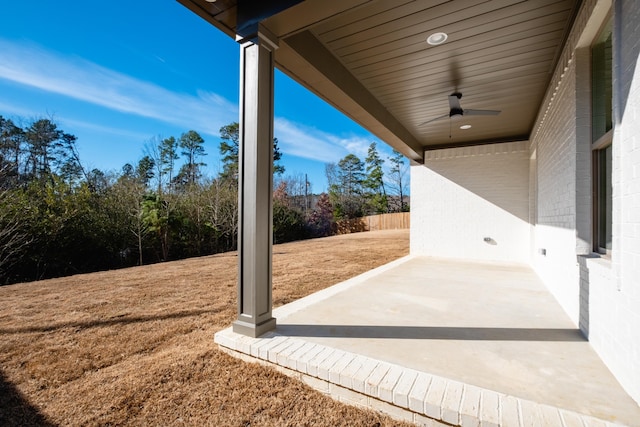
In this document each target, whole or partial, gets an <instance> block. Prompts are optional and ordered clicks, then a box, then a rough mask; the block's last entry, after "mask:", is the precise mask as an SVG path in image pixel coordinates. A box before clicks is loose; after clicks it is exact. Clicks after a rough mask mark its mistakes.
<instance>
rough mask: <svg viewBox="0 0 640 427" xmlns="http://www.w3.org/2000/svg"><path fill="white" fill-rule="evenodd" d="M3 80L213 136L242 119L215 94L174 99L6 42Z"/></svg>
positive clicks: (0, 67) (91, 66) (78, 62)
mask: <svg viewBox="0 0 640 427" xmlns="http://www.w3.org/2000/svg"><path fill="white" fill-rule="evenodd" d="M0 78H1V79H5V80H9V81H12V82H15V83H19V84H23V85H26V86H30V87H33V88H38V89H41V90H44V91H47V92H52V93H56V94H60V95H64V96H68V97H71V98H74V99H78V100H82V101H85V102H89V103H92V104H95V105H100V106H103V107H106V108H109V109H112V110H116V111H120V112H123V113H129V114H135V115H138V116H142V117H148V118H152V119H156V120H160V121H163V122H165V123H171V124H174V125H178V126H183V127H185V128H188V129H196V130H198V131H200V132H203V133H207V134H212V135H217V134H218V130H219V129H220V127H221V126H223V125H225V124H227V123H229V122H230V121H232V120H236V118H237V115H238V113H237V106H236V105H235V104H233V103H231V102H229V101H228V100H226V99H225V98H223V97H221V96H219V95H217V94H214V93H209V92H198V93H196V94H188V93H176V92H173V91H170V90H167V89H165V88H163V87H161V86H158V85H156V84H153V83H149V82H146V81H143V80H139V79H136V78H133V77H130V76H127V75H125V74H122V73H119V72H117V71H113V70H110V69H108V68H105V67H102V66H100V65H97V64H95V63H92V62H89V61H87V60H84V59H82V58H78V57H74V56H64V55H61V54H58V53H54V52H51V51H47V50H45V49H42V48H40V47H38V46H34V45H32V44H27V43H17V42H11V41H8V40H4V39H0Z"/></svg>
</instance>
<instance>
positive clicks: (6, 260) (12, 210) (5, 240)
mask: <svg viewBox="0 0 640 427" xmlns="http://www.w3.org/2000/svg"><path fill="white" fill-rule="evenodd" d="M6 169H7V168H6V167H3V168H2V169H0V180H2V179H4V175H5V173H6V172H7V171H6ZM20 206H21V203H20V200H19V193H18V192H17V190H10V189H6V188H2V187H0V282H5V281H7V279H8V277H7V276H8V272H9V269H10V268H11V266H12V265H14V264H15V263H16V262H17V261H19V260H20V258H21V256H22V255H24V253H25V251H26V249H27V248H28V246H29V244H30V243H31V242H32V240H33V239H32V237H31V236H30V235H29V234H28V233H27V231H26V227H25V226H24V212H22V210H21V209H20Z"/></svg>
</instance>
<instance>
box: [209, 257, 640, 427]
mask: <svg viewBox="0 0 640 427" xmlns="http://www.w3.org/2000/svg"><path fill="white" fill-rule="evenodd" d="M274 316H275V317H276V318H277V321H278V326H277V330H276V331H275V332H272V333H269V334H267V335H265V336H263V337H261V338H257V339H251V338H247V337H241V336H239V335H237V334H234V333H233V332H232V331H231V330H229V329H228V330H224V331H221V332H219V333H218V334H216V342H217V343H218V344H220V345H221V346H222V347H224V348H226V349H228V350H229V351H231V352H233V353H235V354H236V355H244V356H243V357H244V358H245V359H247V358H252V360H262V361H263V362H264V363H269V362H270V363H272V364H275V365H277V366H279V369H280V370H282V371H283V372H286V373H288V374H289V375H293V376H296V377H298V378H300V379H302V380H304V381H305V382H307V383H308V384H315V385H317V386H318V387H316V388H319V389H320V390H323V391H325V392H327V393H329V394H332V395H334V396H335V397H336V398H338V399H340V400H343V401H346V402H349V403H352V404H356V405H361V406H367V407H371V408H377V409H381V410H384V411H385V412H388V413H390V414H392V415H395V416H396V417H397V418H399V419H404V420H409V421H413V422H416V423H418V424H423V425H429V424H431V425H436V424H437V423H439V422H444V423H447V424H452V425H479V424H482V425H507V426H508V425H518V426H519V425H529V424H530V423H531V424H532V425H535V424H536V423H537V424H539V425H573V424H574V423H578V424H577V425H580V423H582V424H584V425H587V426H589V425H606V424H605V423H619V424H622V425H631V426H633V425H640V407H638V405H637V404H636V403H635V402H634V401H633V400H632V399H631V398H630V397H629V396H628V395H627V394H626V393H625V392H624V390H623V389H622V388H621V387H620V385H619V384H618V383H617V381H616V380H615V379H614V377H613V376H612V375H611V373H610V372H609V371H608V370H607V368H606V367H605V366H604V364H603V363H602V362H601V361H600V359H599V358H598V356H597V355H596V354H595V352H594V351H593V350H592V349H591V347H590V345H589V343H588V342H587V341H586V340H585V339H584V337H583V336H582V335H581V334H580V332H579V330H577V328H576V326H575V325H574V324H573V323H572V322H571V321H570V320H569V319H568V317H567V316H566V315H565V314H564V312H563V311H562V309H561V308H560V306H559V305H558V303H557V302H556V301H555V300H554V298H553V297H552V296H551V294H549V293H548V292H547V290H546V289H545V288H544V286H543V285H542V283H541V282H540V281H539V279H538V278H537V276H536V275H535V274H534V273H533V271H532V270H531V269H530V268H528V267H526V266H520V265H505V264H491V263H476V262H467V261H452V260H444V259H435V258H427V257H406V258H403V259H400V260H398V261H395V262H393V263H391V264H387V265H385V266H383V267H380V268H378V269H376V270H372V271H370V272H367V273H365V274H363V275H361V276H358V277H356V278H353V279H351V280H348V281H346V282H343V283H341V284H338V285H336V286H333V287H331V288H328V289H326V290H324V291H321V292H318V293H316V294H313V295H310V296H309V297H306V298H303V299H301V300H298V301H295V302H293V303H291V304H288V305H286V306H283V307H280V308H278V309H276V310H274ZM256 357H257V358H256ZM434 423H435V424H434Z"/></svg>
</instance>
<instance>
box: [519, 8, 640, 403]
mask: <svg viewBox="0 0 640 427" xmlns="http://www.w3.org/2000/svg"><path fill="white" fill-rule="evenodd" d="M588 7H589V8H593V2H589V5H588ZM607 9H608V7H607V5H606V2H599V3H597V5H596V6H595V8H593V10H594V13H593V14H590V15H586V16H584V14H583V16H582V21H580V20H579V21H580V22H579V23H578V24H577V25H576V27H577V28H579V32H580V34H577V35H572V36H573V37H574V38H576V39H577V38H580V42H579V43H578V44H577V46H578V48H577V49H576V50H574V51H572V52H571V53H570V55H569V57H570V58H571V59H570V61H568V64H567V65H566V68H564V69H563V72H562V74H563V75H562V78H561V79H560V83H559V84H558V85H556V86H555V87H552V88H550V93H551V92H553V95H550V96H548V97H547V99H548V100H549V102H547V103H546V105H543V109H546V111H545V114H543V115H541V117H543V119H542V120H541V123H539V124H538V126H537V129H536V132H535V134H534V135H533V136H532V150H535V155H536V161H537V168H538V173H537V175H536V176H537V180H536V181H537V182H536V185H533V186H532V187H533V188H535V187H536V186H537V197H536V205H537V206H536V210H535V212H534V213H533V216H534V217H537V222H536V224H535V231H534V238H533V242H532V243H533V245H534V246H535V249H536V250H534V251H533V253H534V256H533V265H534V268H535V269H536V271H537V272H538V274H539V275H540V276H541V278H542V279H543V280H544V282H545V284H546V285H547V286H548V288H549V289H550V291H551V292H552V293H553V294H554V295H555V296H556V298H557V299H558V301H559V302H560V304H561V305H562V306H563V307H564V308H565V310H566V311H567V313H568V314H569V315H570V317H571V318H572V319H573V320H574V321H575V322H576V324H579V325H580V328H581V329H582V330H583V331H584V332H585V333H586V334H588V337H589V340H590V342H591V345H592V346H593V348H594V349H595V350H596V351H597V352H598V354H599V355H600V357H601V358H602V360H603V361H604V362H605V363H606V364H607V366H608V367H609V369H611V371H612V373H613V374H614V375H615V376H616V378H617V379H618V380H619V382H620V383H621V385H622V386H623V387H624V388H625V389H626V390H627V392H628V393H629V394H630V395H631V396H632V397H633V398H634V399H635V400H636V401H638V402H640V138H639V135H640V67H639V64H638V57H639V52H640V4H639V3H638V2H636V1H633V0H620V1H615V2H614V3H613V10H614V14H613V15H614V64H615V65H614V82H613V87H614V116H615V117H617V120H616V125H615V132H614V138H613V157H614V158H613V206H614V207H613V209H614V212H613V251H612V254H611V259H606V258H597V257H594V256H582V254H586V253H588V252H589V247H590V242H591V236H590V228H591V226H590V224H591V221H592V218H591V212H590V208H591V196H590V191H589V190H590V188H591V178H590V169H591V167H590V166H591V165H590V154H591V153H590V145H589V141H590V138H589V136H590V134H589V133H588V132H587V130H588V126H589V121H588V117H589V106H590V94H589V81H590V80H589V79H590V77H589V67H590V64H589V56H588V53H589V44H590V42H591V40H592V38H593V35H595V33H596V32H597V30H598V28H599V27H600V25H601V24H602V22H603V19H604V17H605V15H606V12H607ZM579 46H584V48H580V47H579ZM585 142H586V143H585ZM543 247H544V248H546V249H547V254H546V256H542V255H540V254H539V253H538V252H537V249H539V248H543Z"/></svg>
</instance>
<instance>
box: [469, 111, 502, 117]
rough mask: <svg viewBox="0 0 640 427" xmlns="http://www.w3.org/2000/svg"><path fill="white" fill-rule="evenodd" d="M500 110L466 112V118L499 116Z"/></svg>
mask: <svg viewBox="0 0 640 427" xmlns="http://www.w3.org/2000/svg"><path fill="white" fill-rule="evenodd" d="M500 113H501V111H500V110H464V115H465V116H497V115H498V114H500Z"/></svg>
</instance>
